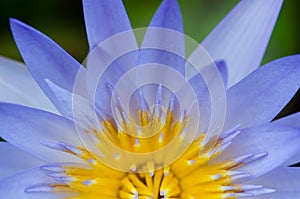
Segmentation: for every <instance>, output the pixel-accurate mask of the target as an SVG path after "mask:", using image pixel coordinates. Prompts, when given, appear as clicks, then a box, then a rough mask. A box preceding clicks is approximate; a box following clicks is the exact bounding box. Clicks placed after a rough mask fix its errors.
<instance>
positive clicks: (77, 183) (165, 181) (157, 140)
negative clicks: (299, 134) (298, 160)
mask: <svg viewBox="0 0 300 199" xmlns="http://www.w3.org/2000/svg"><path fill="white" fill-rule="evenodd" d="M116 115H117V120H116V121H114V122H112V121H111V120H110V119H109V118H105V119H104V120H102V121H101V124H102V128H101V130H89V131H87V132H86V134H88V135H89V136H90V137H91V139H92V140H93V141H94V142H95V144H96V146H97V150H99V151H100V152H101V154H102V155H103V156H104V157H113V160H114V161H115V162H116V163H119V164H122V161H126V159H130V157H124V156H123V155H122V154H119V153H116V152H114V151H110V150H107V146H108V145H107V143H108V142H109V143H113V144H114V145H116V146H119V147H120V148H121V149H123V150H126V151H129V152H134V153H140V154H146V153H150V152H152V151H155V150H160V149H162V148H163V147H165V146H167V145H168V144H169V143H170V142H171V141H174V140H175V141H176V142H174V143H175V145H178V146H180V144H182V143H183V141H184V139H185V136H186V133H185V129H186V124H187V121H188V120H189V118H188V115H185V116H184V117H183V118H182V119H176V117H175V116H174V115H175V113H174V109H173V106H169V108H168V109H167V110H166V112H165V114H163V112H162V109H160V108H159V107H154V108H153V110H152V113H150V111H148V110H141V111H140V112H139V119H140V126H141V127H146V128H141V127H138V128H137V125H136V123H135V122H134V121H133V119H132V117H131V116H129V115H125V112H124V110H123V109H122V107H121V106H117V108H116ZM138 126H139V125H138ZM156 129H159V133H157V134H154V135H153V134H151V133H153V131H154V130H155V131H156ZM127 131H130V132H131V134H127V133H126V132H127ZM238 133H239V132H237V131H236V130H234V129H233V130H232V131H228V132H225V133H223V134H222V135H221V136H220V137H218V138H216V139H214V141H212V140H211V141H205V134H200V135H198V136H197V137H196V138H195V139H193V141H192V143H191V144H190V145H189V147H188V148H187V150H185V151H184V153H182V154H181V155H180V156H179V157H178V158H177V159H176V160H175V161H173V162H172V163H171V164H163V161H162V162H161V163H160V162H157V161H156V160H155V159H153V160H151V158H150V159H147V160H146V161H144V162H142V163H136V164H131V165H130V170H129V171H120V170H118V169H116V168H113V167H110V166H108V165H107V164H104V163H103V162H101V161H99V158H97V154H95V153H93V152H92V151H91V150H89V149H87V148H84V147H79V146H72V145H70V144H67V143H63V142H60V143H43V144H44V145H45V146H47V147H49V148H52V149H56V150H60V151H63V152H66V153H70V154H72V155H75V156H77V157H79V158H80V159H82V160H84V161H85V162H86V163H87V164H85V165H80V164H75V163H57V164H49V165H45V166H42V167H41V169H42V170H44V171H46V172H47V175H48V176H50V177H53V178H54V180H55V183H49V184H48V185H46V186H45V185H34V186H32V187H29V188H28V189H26V191H27V192H28V193H32V192H40V191H48V192H49V191H50V192H54V193H56V194H62V195H64V196H62V198H63V199H95V198H101V199H105V198H107V199H108V198H109V199H113V198H121V199H138V198H139V199H150V198H152V199H160V198H164V199H167V198H187V199H196V198H200V199H224V198H229V199H233V198H236V197H240V196H252V195H253V194H252V193H251V191H253V190H257V189H261V188H262V187H261V186H256V185H241V184H239V183H237V180H238V179H241V178H244V177H248V176H249V175H248V174H246V173H245V172H244V171H242V170H239V168H240V167H242V166H244V165H245V164H247V163H250V162H252V161H255V160H256V159H258V158H261V157H263V156H264V155H266V154H256V155H253V154H246V155H244V156H241V157H237V158H235V159H232V160H228V161H225V162H217V161H215V162H213V160H214V159H215V158H216V157H217V156H218V155H220V154H221V153H222V151H223V150H224V149H226V148H227V147H228V146H229V145H230V144H231V142H232V140H233V139H234V138H235V136H237V135H238ZM141 135H142V136H141ZM145 135H146V136H145ZM143 136H144V137H143ZM174 150H176V148H174ZM172 153H176V151H168V152H167V153H163V154H162V156H161V157H160V158H161V159H167V158H168V157H169V156H172Z"/></svg>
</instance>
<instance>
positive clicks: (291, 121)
mask: <svg viewBox="0 0 300 199" xmlns="http://www.w3.org/2000/svg"><path fill="white" fill-rule="evenodd" d="M299 121H300V112H298V113H294V114H292V115H289V116H286V117H283V118H280V119H277V120H275V121H273V122H272V124H276V125H286V126H294V127H300V123H299ZM299 162H300V153H298V154H296V155H295V156H294V157H292V158H291V159H290V160H289V161H288V162H287V163H286V165H293V164H297V163H299Z"/></svg>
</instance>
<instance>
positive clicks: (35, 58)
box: [10, 19, 80, 115]
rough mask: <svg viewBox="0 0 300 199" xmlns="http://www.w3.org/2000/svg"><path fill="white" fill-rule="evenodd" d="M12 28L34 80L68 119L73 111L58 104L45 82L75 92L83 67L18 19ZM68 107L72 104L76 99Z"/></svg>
mask: <svg viewBox="0 0 300 199" xmlns="http://www.w3.org/2000/svg"><path fill="white" fill-rule="evenodd" d="M10 25H11V30H12V33H13V36H14V39H15V41H16V44H17V46H18V48H19V50H20V52H21V55H22V57H23V59H24V61H25V63H26V65H27V66H28V69H29V71H30V72H31V74H32V76H33V77H34V78H35V80H36V81H37V83H38V84H39V85H40V87H41V88H42V90H43V91H44V92H45V94H46V95H47V96H48V98H49V99H50V100H51V102H52V103H53V104H54V105H55V106H56V108H57V109H58V110H59V111H60V112H61V113H62V114H63V115H65V112H69V111H68V110H65V107H64V106H60V105H59V103H57V99H56V96H55V94H54V93H53V92H52V91H51V89H50V88H49V86H48V85H47V83H46V82H45V80H46V79H49V80H51V81H52V82H54V83H55V84H57V85H59V86H60V87H62V88H64V89H66V90H68V91H72V89H73V85H74V81H75V77H76V75H77V71H78V70H79V68H80V64H79V63H78V62H77V61H76V60H74V59H73V58H72V57H71V56H70V55H69V54H67V53H66V52H65V51H64V50H63V49H62V48H60V47H59V46H58V45H57V44H56V43H54V42H53V41H52V40H50V39H49V38H48V37H46V36H45V35H43V34H42V33H40V32H38V31H37V30H35V29H33V28H32V27H29V26H27V25H25V24H24V23H22V22H20V21H18V20H15V19H11V21H10ZM66 103H72V99H69V100H68V101H66Z"/></svg>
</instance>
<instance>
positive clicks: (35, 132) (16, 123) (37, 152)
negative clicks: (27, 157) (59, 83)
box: [0, 103, 81, 162]
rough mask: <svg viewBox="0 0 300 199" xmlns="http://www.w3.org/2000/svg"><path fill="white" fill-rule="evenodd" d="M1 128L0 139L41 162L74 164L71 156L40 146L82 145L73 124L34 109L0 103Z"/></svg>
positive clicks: (74, 159)
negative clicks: (44, 143) (56, 144)
mask: <svg viewBox="0 0 300 199" xmlns="http://www.w3.org/2000/svg"><path fill="white" fill-rule="evenodd" d="M0 126H1V131H0V137H2V138H3V139H5V140H6V141H8V142H9V143H10V144H12V145H14V146H15V147H17V148H19V149H21V150H22V151H25V152H27V153H28V154H31V155H32V156H34V157H36V158H38V159H40V160H43V161H46V162H58V161H68V160H69V161H77V159H76V158H74V157H73V156H71V155H68V154H66V153H61V152H59V151H55V150H53V149H50V148H46V147H45V146H43V145H42V142H48V143H49V142H50V143H59V142H66V143H68V144H72V145H74V146H79V145H81V143H80V140H79V138H78V135H77V133H76V129H75V128H74V125H73V122H71V121H70V120H68V119H66V118H63V117H61V116H58V115H54V114H51V113H48V112H44V111H40V110H37V109H32V108H27V107H23V106H19V105H13V104H5V103H1V104H0Z"/></svg>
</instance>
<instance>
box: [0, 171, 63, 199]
mask: <svg viewBox="0 0 300 199" xmlns="http://www.w3.org/2000/svg"><path fill="white" fill-rule="evenodd" d="M44 183H54V180H53V179H51V178H50V177H48V176H47V175H46V173H45V172H43V171H41V170H40V169H39V168H34V169H30V170H27V171H24V172H22V173H18V174H16V175H14V176H10V177H7V178H3V179H1V180H0V195H1V197H2V196H5V199H16V198H18V199H60V198H62V195H59V194H53V193H45V192H35V193H27V192H26V191H25V190H26V189H27V188H28V187H30V186H32V185H37V184H44Z"/></svg>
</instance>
